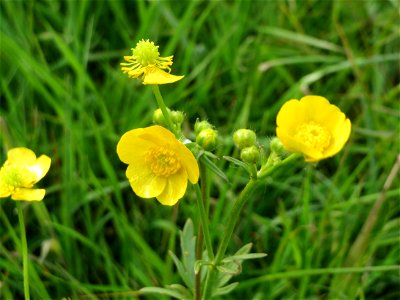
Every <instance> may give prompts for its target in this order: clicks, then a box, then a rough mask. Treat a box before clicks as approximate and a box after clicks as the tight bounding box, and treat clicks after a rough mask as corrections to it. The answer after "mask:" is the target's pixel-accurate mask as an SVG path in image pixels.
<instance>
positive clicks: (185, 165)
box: [117, 125, 199, 205]
mask: <svg viewBox="0 0 400 300" xmlns="http://www.w3.org/2000/svg"><path fill="white" fill-rule="evenodd" d="M117 153H118V156H119V158H120V160H121V161H122V162H124V163H126V164H128V168H127V170H126V176H127V177H128V179H129V183H130V185H131V187H132V189H133V191H134V192H135V193H136V194H137V195H138V196H140V197H142V198H153V197H156V198H157V200H158V201H159V202H160V203H161V204H163V205H174V204H175V203H176V202H178V200H179V199H180V198H182V197H183V195H184V194H185V191H186V187H187V181H188V179H189V181H190V182H191V183H193V184H194V183H196V182H197V181H198V179H199V166H198V164H197V161H196V159H195V157H194V156H193V154H192V152H190V150H189V149H188V148H186V146H185V145H183V144H182V143H181V142H180V141H179V140H177V139H176V138H175V136H174V135H173V134H172V133H171V132H170V131H168V130H167V129H165V128H164V127H161V126H158V125H155V126H150V127H147V128H138V129H133V130H130V131H128V132H126V133H125V134H124V135H123V136H122V137H121V139H120V140H119V142H118V145H117Z"/></svg>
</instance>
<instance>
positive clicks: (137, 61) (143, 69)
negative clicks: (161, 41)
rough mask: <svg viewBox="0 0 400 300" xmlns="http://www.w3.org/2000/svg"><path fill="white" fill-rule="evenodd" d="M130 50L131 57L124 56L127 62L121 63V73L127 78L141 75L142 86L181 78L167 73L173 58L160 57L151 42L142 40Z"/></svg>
mask: <svg viewBox="0 0 400 300" xmlns="http://www.w3.org/2000/svg"><path fill="white" fill-rule="evenodd" d="M131 50H132V55H130V56H124V59H125V60H126V61H127V62H126V63H121V66H123V67H122V68H121V69H122V71H123V72H124V73H127V74H128V76H129V77H132V78H138V77H139V76H141V75H143V84H166V83H172V82H175V81H178V80H181V79H182V78H183V76H176V75H172V74H170V73H169V72H171V68H170V66H172V58H173V56H172V55H171V56H167V57H160V52H158V46H156V45H154V43H153V42H150V41H149V40H143V39H142V40H141V41H139V42H138V43H137V44H136V48H132V49H131ZM163 70H167V71H168V72H165V71H163Z"/></svg>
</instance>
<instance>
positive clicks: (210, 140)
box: [196, 128, 218, 151]
mask: <svg viewBox="0 0 400 300" xmlns="http://www.w3.org/2000/svg"><path fill="white" fill-rule="evenodd" d="M217 140H218V132H217V131H216V130H215V129H212V128H206V129H203V130H202V131H200V132H199V134H198V135H197V136H196V142H197V144H199V145H200V146H201V147H202V148H203V149H204V150H207V151H212V150H214V149H215V147H216V146H217Z"/></svg>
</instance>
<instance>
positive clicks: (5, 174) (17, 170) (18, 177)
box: [0, 147, 51, 201]
mask: <svg viewBox="0 0 400 300" xmlns="http://www.w3.org/2000/svg"><path fill="white" fill-rule="evenodd" d="M50 163H51V159H50V157H48V156H46V155H41V156H40V157H39V158H36V155H35V153H34V152H33V151H32V150H30V149H27V148H23V147H20V148H14V149H11V150H10V151H8V153H7V161H6V162H5V163H4V165H3V167H2V168H1V169H0V198H3V197H8V196H11V199H13V200H26V201H40V200H42V199H43V197H44V195H45V193H46V191H45V190H44V189H34V188H33V185H34V184H35V183H37V182H38V181H39V180H40V179H42V178H43V177H44V176H45V175H46V173H47V172H48V171H49V168H50Z"/></svg>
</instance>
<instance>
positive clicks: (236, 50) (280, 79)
mask: <svg viewBox="0 0 400 300" xmlns="http://www.w3.org/2000/svg"><path fill="white" fill-rule="evenodd" d="M0 8H1V10H0V22H1V23H0V30H1V32H0V34H1V39H0V61H1V65H0V69H1V78H0V81H1V88H0V91H1V98H0V113H1V115H0V145H1V151H0V158H1V159H0V161H1V162H3V161H5V158H6V153H7V150H8V149H10V148H12V147H16V146H26V147H29V148H31V149H33V150H34V151H35V152H36V153H37V154H42V153H43V154H47V155H49V156H51V157H52V167H51V169H50V172H49V174H48V175H47V176H46V178H45V179H44V180H43V181H42V182H41V183H40V186H42V187H46V188H47V191H48V193H47V196H46V198H45V200H44V201H42V202H40V203H33V204H30V203H29V204H26V206H25V210H24V211H25V214H26V223H27V230H28V233H27V234H28V245H29V251H30V263H31V269H30V270H31V273H30V281H31V294H32V298H33V299H61V298H62V297H70V298H71V299H77V298H80V299H85V298H96V297H100V296H101V294H102V293H111V294H110V295H108V296H104V295H103V296H104V297H105V298H118V299H123V298H124V296H122V295H125V297H126V298H127V299H128V298H129V299H131V298H132V297H133V298H135V297H134V296H132V295H130V296H128V294H120V295H118V294H117V293H118V292H122V293H124V292H127V291H134V290H137V289H139V288H141V287H144V286H164V285H166V284H171V283H176V282H180V281H179V280H180V279H179V277H178V275H177V273H176V271H175V270H174V267H173V264H172V262H171V259H170V257H169V256H168V254H167V253H168V249H172V250H174V251H176V252H178V253H179V250H178V248H179V247H178V245H177V244H178V241H177V237H178V231H179V229H181V228H182V226H183V224H184V222H185V220H186V218H188V217H190V218H193V219H194V221H195V223H197V221H198V220H197V216H196V215H197V213H196V206H195V199H194V193H193V190H189V191H188V193H187V196H186V198H185V199H184V200H182V201H180V204H179V206H175V207H173V208H170V207H164V206H161V205H159V204H158V203H157V201H155V200H142V199H139V198H137V197H136V196H135V195H134V194H133V192H132V191H131V189H130V187H129V185H128V183H127V181H126V178H125V175H124V174H125V167H126V166H125V165H123V164H122V163H121V162H120V161H119V160H118V157H117V155H116V152H115V148H116V144H117V141H118V139H119V137H120V136H121V135H122V134H123V133H124V132H125V131H127V130H129V129H132V128H136V127H144V126H148V125H149V124H151V117H152V112H153V110H154V109H155V107H156V106H155V101H154V99H153V95H152V94H151V89H150V88H149V87H146V86H142V85H141V84H140V83H139V82H137V81H135V80H132V79H129V78H128V77H127V76H125V75H124V74H122V73H121V71H120V67H119V63H120V62H121V61H122V56H123V55H127V54H129V52H130V50H129V49H130V48H131V47H134V46H135V44H136V42H137V41H138V40H139V39H141V38H150V39H152V40H154V41H155V42H156V43H157V44H158V45H160V51H161V54H162V55H164V56H165V55H171V54H174V55H175V60H174V66H173V73H174V74H185V78H184V80H182V81H180V82H178V83H176V84H172V85H168V86H163V87H162V88H161V91H162V93H163V95H164V98H165V100H166V102H167V104H168V105H169V106H170V107H172V108H174V109H179V110H184V111H185V112H186V115H187V119H188V122H187V124H186V125H185V126H186V127H187V129H188V131H187V132H189V129H190V127H191V126H192V125H193V122H194V121H195V119H196V118H198V117H200V118H207V119H208V120H209V121H210V122H211V123H213V124H214V125H215V126H216V127H217V128H218V130H219V133H220V136H221V140H222V141H223V142H224V143H221V145H220V146H219V148H218V151H217V154H218V155H231V154H232V155H237V153H235V151H234V149H233V147H232V143H231V140H230V136H231V134H232V132H233V131H234V130H235V129H237V128H240V127H249V128H252V129H254V130H255V131H256V132H257V134H258V137H259V139H260V142H261V143H262V144H264V145H265V146H266V144H267V140H268V137H271V136H273V135H274V131H275V117H276V113H277V111H278V109H279V108H280V106H281V105H282V104H283V103H284V102H285V101H286V100H288V99H290V98H292V97H294V98H299V97H302V96H303V95H304V94H317V95H323V96H325V97H327V98H328V99H329V100H330V101H331V102H332V103H334V104H336V105H337V106H339V107H340V108H341V110H342V111H344V112H345V113H346V114H347V115H348V116H349V118H350V119H351V120H352V124H353V131H352V135H351V138H350V141H349V143H348V144H347V146H346V147H345V149H344V150H343V151H342V152H341V153H340V154H339V155H337V156H335V157H333V158H331V159H328V160H326V161H323V162H321V163H319V164H318V166H316V167H304V165H303V164H298V165H296V166H291V167H288V168H287V169H285V170H284V172H281V173H280V175H279V177H278V178H277V180H269V181H267V182H266V183H265V185H264V186H262V187H261V188H260V189H258V190H257V194H256V195H255V196H254V199H252V200H251V201H250V202H249V203H248V205H247V206H246V207H245V209H244V211H243V214H242V218H241V220H242V221H241V223H240V224H239V226H238V227H237V230H236V232H235V236H234V239H233V241H232V243H231V248H230V249H229V252H230V253H233V252H234V251H236V250H237V249H238V248H240V247H241V246H242V245H243V244H245V243H248V242H253V243H254V247H253V251H260V252H267V253H268V256H267V257H266V258H265V259H262V260H256V261H251V262H246V263H245V264H244V266H243V272H242V273H241V274H240V275H239V276H238V277H235V278H234V279H235V280H240V281H241V284H240V285H239V286H238V287H237V288H236V290H235V291H234V293H233V294H231V296H230V297H225V298H224V299H337V298H343V299H351V298H355V297H356V295H357V297H359V298H360V299H363V298H366V299H378V298H379V299H383V298H385V299H395V298H396V299H398V298H399V297H400V292H399V288H398V287H399V284H400V279H399V268H398V267H397V268H396V267H394V268H393V266H396V265H397V266H398V265H399V257H400V252H399V251H400V248H399V242H400V240H399V230H400V226H399V225H400V224H399V223H400V219H399V216H400V209H399V207H400V206H399V196H400V189H399V177H398V176H397V178H395V179H394V181H393V182H392V185H391V186H390V187H389V188H388V190H387V192H386V193H385V194H382V191H383V190H384V188H383V187H384V184H385V181H386V179H387V177H388V175H389V172H390V170H391V169H392V166H393V165H394V163H395V160H396V156H397V155H398V153H399V151H400V149H399V147H400V146H399V138H398V134H399V122H400V121H399V118H400V111H399V96H400V86H399V79H400V76H399V49H400V40H399V36H400V31H399V30H400V29H399V3H398V2H397V1H372V0H371V1H297V2H295V1H209V2H208V1H160V2H159V1H126V2H124V1H7V0H6V1H2V2H1V3H0ZM189 135H190V134H189ZM219 164H220V167H221V168H222V169H223V170H225V171H226V173H227V176H228V178H229V179H230V180H231V184H230V185H229V186H227V185H225V184H224V183H223V182H221V181H220V180H218V179H215V181H214V182H215V183H214V185H213V187H212V190H211V192H212V196H213V199H212V206H211V211H212V222H211V234H212V238H213V240H214V241H215V243H216V242H217V241H218V237H219V236H220V234H221V230H222V228H223V224H224V220H225V219H226V218H228V217H229V215H228V214H229V210H228V209H227V207H229V206H230V205H231V203H232V201H233V200H234V199H235V196H236V195H237V193H238V192H239V191H240V189H241V188H242V187H243V185H244V184H245V182H246V180H247V178H246V174H244V173H242V172H241V171H240V170H238V169H237V168H235V167H233V166H230V165H228V164H227V163H226V162H223V161H221V162H220V163H219ZM382 195H383V196H382ZM380 197H381V198H380ZM382 197H383V198H382ZM379 199H381V200H379ZM382 199H384V200H382ZM376 203H380V204H382V206H381V208H380V209H377V208H376V206H375V208H374V204H376ZM371 210H372V211H375V212H376V215H375V217H376V222H375V223H374V224H373V225H374V226H373V227H372V229H371V233H370V234H365V233H361V229H362V228H363V225H364V224H365V223H367V224H370V223H371V222H372V221H373V218H371V216H369V213H370V211H371ZM357 237H362V238H363V240H361V243H360V244H357V245H358V246H357V247H354V243H355V241H356V239H357ZM49 245H50V246H51V247H50V251H49V252H48V253H47V255H46V247H48V246H49ZM19 249H20V241H19V231H18V220H17V215H16V213H15V203H14V202H13V201H11V200H8V199H2V200H1V201H0V298H4V299H21V298H22V294H23V293H22V280H23V278H22V259H21V257H20V256H19V254H18V253H19ZM351 249H352V250H351ZM364 266H372V267H371V268H370V269H369V270H366V269H364V268H361V269H359V267H364ZM140 299H147V298H144V297H141V298H140ZM149 299H152V298H151V297H149ZM154 299H158V298H154Z"/></svg>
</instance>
